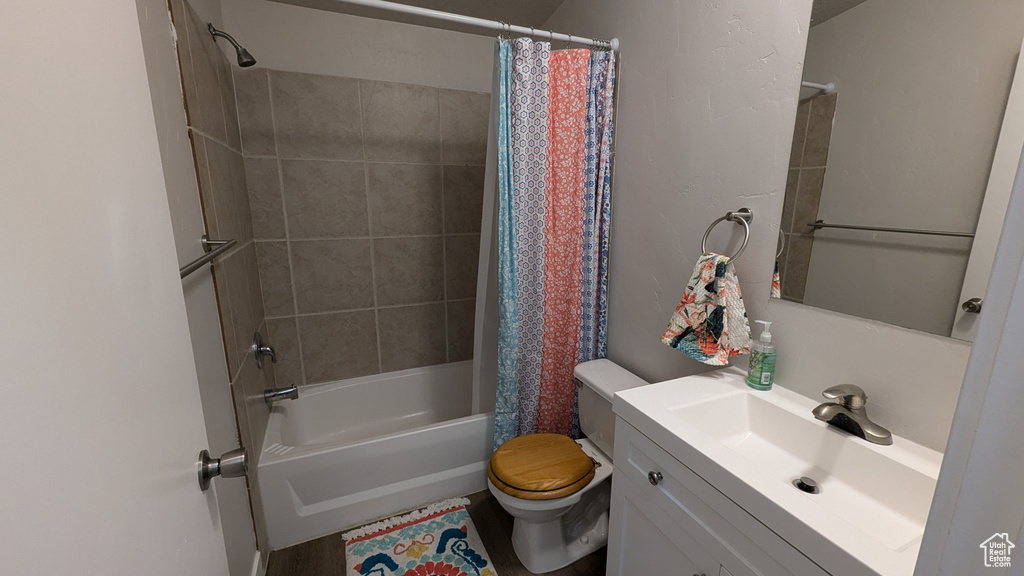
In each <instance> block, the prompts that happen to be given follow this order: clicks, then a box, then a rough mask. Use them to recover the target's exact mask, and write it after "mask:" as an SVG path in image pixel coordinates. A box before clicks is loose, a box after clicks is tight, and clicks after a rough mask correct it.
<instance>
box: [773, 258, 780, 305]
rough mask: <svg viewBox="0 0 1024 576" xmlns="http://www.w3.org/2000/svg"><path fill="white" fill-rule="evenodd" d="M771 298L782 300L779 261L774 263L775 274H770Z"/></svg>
mask: <svg viewBox="0 0 1024 576" xmlns="http://www.w3.org/2000/svg"><path fill="white" fill-rule="evenodd" d="M771 297H772V298H782V281H781V280H779V261H778V260H776V261H775V273H774V274H772V294H771Z"/></svg>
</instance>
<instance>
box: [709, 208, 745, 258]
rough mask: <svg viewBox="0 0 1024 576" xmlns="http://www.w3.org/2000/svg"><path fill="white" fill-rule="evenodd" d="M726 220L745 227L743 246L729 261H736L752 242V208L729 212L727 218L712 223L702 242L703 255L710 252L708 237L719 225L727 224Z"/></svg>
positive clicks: (723, 217)
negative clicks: (749, 242)
mask: <svg viewBox="0 0 1024 576" xmlns="http://www.w3.org/2000/svg"><path fill="white" fill-rule="evenodd" d="M726 220H728V221H729V222H738V223H740V224H742V225H743V244H741V245H740V249H739V250H737V251H736V253H735V254H733V255H732V256H730V257H729V259H730V260H735V259H737V258H739V257H740V254H743V251H744V250H746V248H747V242H748V241H750V223H751V222H753V221H754V212H753V211H751V210H750V208H740V209H739V210H737V211H735V212H727V213H726V214H725V216H722V217H721V218H718V219H717V220H715V221H714V222H712V223H711V226H708V230H707V232H705V233H704V238H702V239H701V241H700V252H701V254H706V253H707V251H708V249H707V243H708V236H710V235H711V230H713V229H714V228H715V226H718V224H719V223H721V222H725V221H726Z"/></svg>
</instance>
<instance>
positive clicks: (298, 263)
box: [235, 69, 490, 385]
mask: <svg viewBox="0 0 1024 576" xmlns="http://www.w3.org/2000/svg"><path fill="white" fill-rule="evenodd" d="M235 82H236V87H237V91H238V108H239V118H240V124H241V134H242V151H243V154H244V156H245V173H246V180H247V182H248V186H249V202H250V206H251V210H252V222H253V232H254V235H255V238H256V252H257V255H258V260H259V272H260V279H261V282H262V287H263V298H264V305H265V308H266V311H267V318H268V320H267V324H268V330H269V338H270V342H271V343H272V344H273V345H274V346H275V347H276V349H277V353H278V364H277V366H276V369H277V370H276V375H277V379H278V384H279V385H285V384H312V383H317V382H328V381H333V380H339V379H343V378H351V377H355V376H363V375H367V374H375V373H380V372H390V371H394V370H402V369H406V368H413V367H419V366H430V365H435V364H441V363H445V362H455V361H459V360H467V359H470V358H472V350H473V325H474V322H473V319H474V311H475V300H474V297H475V294H476V284H477V261H478V256H479V246H480V220H481V205H482V197H483V179H484V162H485V156H486V148H487V128H488V119H489V118H488V115H489V110H490V96H489V95H488V94H479V93H474V92H465V91H460V90H447V89H438V88H433V87H426V86H416V85H409V84H397V83H390V82H378V81H370V80H360V79H355V78H339V77H332V76H320V75H313V74H301V73H295V72H284V71H278V70H266V69H249V70H240V69H236V70H235Z"/></svg>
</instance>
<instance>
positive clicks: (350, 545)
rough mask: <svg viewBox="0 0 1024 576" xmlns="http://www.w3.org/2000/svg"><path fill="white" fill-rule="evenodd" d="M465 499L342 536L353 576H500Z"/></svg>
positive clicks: (417, 511)
mask: <svg viewBox="0 0 1024 576" xmlns="http://www.w3.org/2000/svg"><path fill="white" fill-rule="evenodd" d="M467 504H469V500H468V499H466V498H453V499H451V500H445V501H444V502H438V503H436V504H431V505H430V506H427V507H426V508H423V509H421V510H416V511H414V512H410V513H408V514H403V515H401V516H395V517H393V518H388V519H387V520H381V521H380V522H376V523H374V524H370V525H368V526H363V527H362V528H357V529H356V530H352V531H351V532H347V533H345V534H342V535H341V537H342V539H344V540H345V541H346V544H345V565H346V566H348V573H349V575H350V576H366V575H372V576H497V573H496V572H495V571H494V568H493V567H492V564H491V559H490V558H488V556H487V551H486V550H484V546H483V543H482V542H480V536H479V535H478V534H477V533H476V528H475V527H474V526H473V521H472V520H470V518H469V513H468V512H466V505H467Z"/></svg>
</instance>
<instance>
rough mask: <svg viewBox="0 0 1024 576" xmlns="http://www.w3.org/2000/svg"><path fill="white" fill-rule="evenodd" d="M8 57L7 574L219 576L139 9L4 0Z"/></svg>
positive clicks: (2, 562)
mask: <svg viewBox="0 0 1024 576" xmlns="http://www.w3.org/2000/svg"><path fill="white" fill-rule="evenodd" d="M166 10H167V9H166V5H165V6H163V7H162V8H161V9H160V10H159V11H158V12H157V14H162V15H163V16H164V17H166ZM154 17H155V15H154ZM166 30H167V28H166V27H164V31H166ZM45 39H59V41H40V40H45ZM69 47H73V50H74V58H72V59H69V57H68V50H69ZM168 50H170V49H168ZM0 52H2V53H3V54H4V55H5V56H4V57H3V58H0V78H3V79H4V80H3V82H4V87H5V90H4V96H3V101H4V104H3V106H0V124H2V125H3V130H2V131H0V173H2V174H3V178H4V183H3V186H2V188H0V197H2V204H3V209H2V210H0V243H2V245H3V246H5V247H6V248H7V251H6V252H5V257H4V262H5V269H6V271H5V275H4V281H3V282H0V326H3V328H4V330H3V333H2V334H0V365H2V366H3V373H2V375H0V388H2V389H3V390H4V402H3V404H2V407H0V434H2V436H3V437H4V438H5V439H7V440H8V441H7V442H5V443H4V446H3V448H2V449H0V456H2V458H3V460H4V466H3V469H4V473H3V474H2V475H0V518H2V519H3V520H2V521H0V573H3V574H27V575H28V574H31V575H35V574H78V575H83V576H85V575H100V574H102V575H127V574H151V575H154V576H157V575H168V576H170V575H172V574H173V575H177V574H200V573H202V574H211V575H215V574H227V563H226V560H225V557H224V546H223V541H222V539H221V532H220V524H219V518H218V516H217V509H216V501H215V498H214V495H213V493H212V492H206V493H203V492H200V491H199V488H198V485H197V482H196V455H197V454H198V451H199V450H200V449H201V448H202V447H203V445H204V444H205V442H206V434H205V431H204V430H203V425H202V417H201V407H200V398H199V394H198V391H197V380H196V369H195V364H194V362H193V359H192V351H191V348H190V346H189V334H188V326H187V322H186V316H185V304H184V300H183V297H182V290H181V284H180V282H179V279H178V274H177V258H176V255H175V247H174V242H173V238H172V231H171V218H170V215H169V209H168V201H167V200H168V199H167V193H166V189H165V182H164V178H163V175H162V166H161V158H160V149H159V144H158V138H159V135H158V134H157V131H156V129H155V119H154V109H153V101H152V99H151V97H150V87H149V85H148V83H147V76H146V62H145V60H144V53H143V41H142V38H141V37H140V13H139V12H138V11H137V9H136V4H135V3H134V2H128V1H123V2H90V3H85V2H78V1H74V0H62V1H53V2H46V3H40V2H35V1H33V0H17V1H6V2H4V3H3V4H2V5H0ZM171 54H173V52H171Z"/></svg>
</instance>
